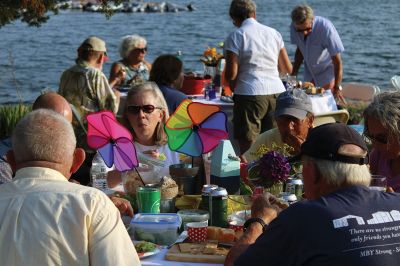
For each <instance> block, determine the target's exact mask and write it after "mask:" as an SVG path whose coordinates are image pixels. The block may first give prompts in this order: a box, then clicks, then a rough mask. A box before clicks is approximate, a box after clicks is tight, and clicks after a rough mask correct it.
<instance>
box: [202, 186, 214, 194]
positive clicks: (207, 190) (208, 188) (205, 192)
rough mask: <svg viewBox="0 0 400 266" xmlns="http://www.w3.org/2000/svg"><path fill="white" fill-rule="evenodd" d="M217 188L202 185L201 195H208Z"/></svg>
mask: <svg viewBox="0 0 400 266" xmlns="http://www.w3.org/2000/svg"><path fill="white" fill-rule="evenodd" d="M216 188H218V186H217V185H203V188H202V189H201V194H202V195H205V194H206V195H210V194H211V191H212V190H214V189H216Z"/></svg>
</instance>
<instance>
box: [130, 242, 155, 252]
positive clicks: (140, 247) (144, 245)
mask: <svg viewBox="0 0 400 266" xmlns="http://www.w3.org/2000/svg"><path fill="white" fill-rule="evenodd" d="M156 247H157V245H156V244H154V243H151V242H147V241H140V242H137V243H135V249H136V252H137V253H146V252H153V251H154V250H155V249H156Z"/></svg>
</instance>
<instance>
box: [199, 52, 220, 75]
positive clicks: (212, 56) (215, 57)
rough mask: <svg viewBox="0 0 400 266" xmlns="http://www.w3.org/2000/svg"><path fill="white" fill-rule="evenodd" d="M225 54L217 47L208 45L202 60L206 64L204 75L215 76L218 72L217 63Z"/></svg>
mask: <svg viewBox="0 0 400 266" xmlns="http://www.w3.org/2000/svg"><path fill="white" fill-rule="evenodd" d="M223 57H224V56H223V55H222V53H219V52H218V51H217V48H216V47H207V49H206V50H205V51H204V53H203V56H202V57H201V58H200V61H201V62H203V64H204V76H207V75H209V76H210V77H211V78H214V77H215V75H216V73H217V65H218V62H219V60H220V59H221V58H223Z"/></svg>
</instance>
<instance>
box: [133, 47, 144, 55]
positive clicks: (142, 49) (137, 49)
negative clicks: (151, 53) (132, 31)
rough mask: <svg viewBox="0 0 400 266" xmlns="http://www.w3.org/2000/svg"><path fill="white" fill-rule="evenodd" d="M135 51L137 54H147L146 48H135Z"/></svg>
mask: <svg viewBox="0 0 400 266" xmlns="http://www.w3.org/2000/svg"><path fill="white" fill-rule="evenodd" d="M134 50H135V51H138V52H141V53H143V54H144V53H147V47H144V48H135V49H134Z"/></svg>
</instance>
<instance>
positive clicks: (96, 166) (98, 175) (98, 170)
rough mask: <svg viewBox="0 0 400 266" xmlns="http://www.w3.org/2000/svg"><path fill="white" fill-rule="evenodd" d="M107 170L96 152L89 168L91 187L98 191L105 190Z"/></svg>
mask: <svg viewBox="0 0 400 266" xmlns="http://www.w3.org/2000/svg"><path fill="white" fill-rule="evenodd" d="M108 171H109V168H108V167H107V165H106V164H105V163H104V160H103V158H102V157H101V155H100V154H99V153H98V152H97V153H96V155H95V156H94V157H93V160H92V167H91V168H90V178H91V181H92V187H95V188H98V189H100V190H105V189H107V188H108V186H107V172H108Z"/></svg>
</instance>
